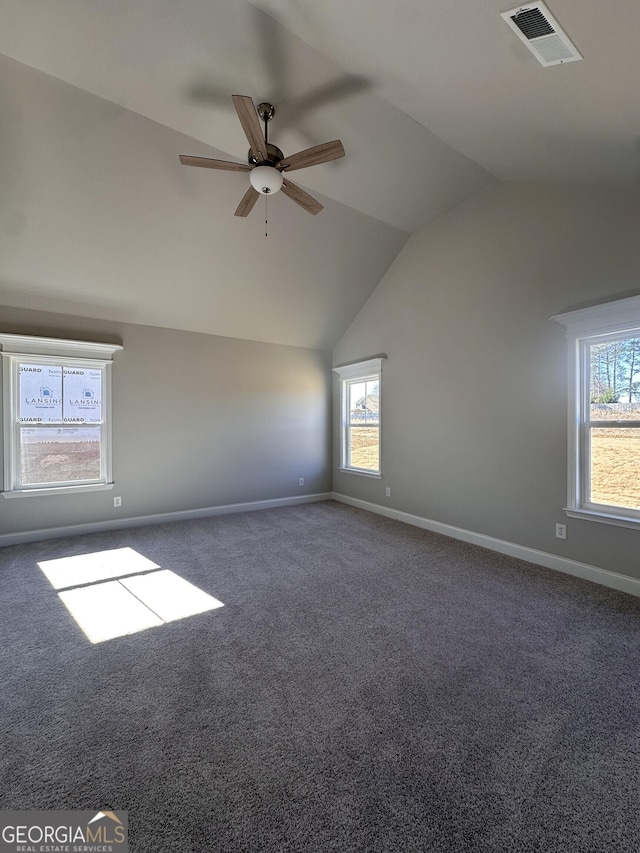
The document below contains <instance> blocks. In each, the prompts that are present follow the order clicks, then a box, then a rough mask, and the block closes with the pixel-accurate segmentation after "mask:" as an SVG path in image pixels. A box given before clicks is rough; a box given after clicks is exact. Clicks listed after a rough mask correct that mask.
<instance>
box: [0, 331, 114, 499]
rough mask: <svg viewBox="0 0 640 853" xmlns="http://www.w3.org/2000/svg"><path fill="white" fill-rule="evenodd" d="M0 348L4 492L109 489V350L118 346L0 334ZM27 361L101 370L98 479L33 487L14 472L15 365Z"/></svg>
mask: <svg viewBox="0 0 640 853" xmlns="http://www.w3.org/2000/svg"><path fill="white" fill-rule="evenodd" d="M0 349H1V355H2V362H3V369H2V408H3V444H4V449H3V464H4V477H3V481H4V490H3V492H2V494H3V496H4V497H5V498H18V497H33V496H35V495H53V494H71V493H74V492H88V491H100V490H104V489H112V488H113V485H114V484H113V476H112V469H111V366H112V359H113V354H114V353H115V352H117V351H118V350H121V349H122V347H121V346H119V345H117V344H100V343H93V342H89V341H72V340H64V339H60V338H40V337H34V336H32V335H12V334H4V333H0ZM25 362H28V363H30V364H43V365H61V366H62V367H67V366H68V367H85V368H95V369H98V368H100V369H101V371H102V406H103V420H102V423H101V424H100V427H101V430H100V443H101V453H100V468H101V470H100V476H99V477H98V478H96V479H91V480H87V481H74V482H73V483H64V482H53V483H51V484H37V485H34V486H29V485H22V484H21V483H20V478H19V474H18V472H19V464H20V458H19V455H20V425H19V420H18V411H19V386H20V383H19V365H20V364H21V363H25Z"/></svg>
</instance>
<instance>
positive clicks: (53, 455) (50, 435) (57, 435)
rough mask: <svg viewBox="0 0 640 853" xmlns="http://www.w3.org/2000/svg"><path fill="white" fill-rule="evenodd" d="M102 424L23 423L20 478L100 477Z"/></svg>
mask: <svg viewBox="0 0 640 853" xmlns="http://www.w3.org/2000/svg"><path fill="white" fill-rule="evenodd" d="M101 429H102V428H101V427H76V428H64V427H61V428H58V429H56V428H50V429H47V428H46V427H23V428H22V429H21V430H20V482H21V484H22V485H23V486H33V485H36V484H38V483H72V482H77V481H78V480H99V479H100V432H101Z"/></svg>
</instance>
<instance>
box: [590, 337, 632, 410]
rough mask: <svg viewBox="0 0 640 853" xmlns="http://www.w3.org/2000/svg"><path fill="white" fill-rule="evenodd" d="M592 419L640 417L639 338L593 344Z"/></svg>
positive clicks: (591, 375) (591, 371) (591, 378)
mask: <svg viewBox="0 0 640 853" xmlns="http://www.w3.org/2000/svg"><path fill="white" fill-rule="evenodd" d="M589 360H590V377H589V391H590V403H591V419H592V420H602V421H604V420H606V421H609V420H612V421H618V420H640V338H637V337H634V338H624V339H622V340H617V341H606V342H604V343H598V344H591V346H590V347H589Z"/></svg>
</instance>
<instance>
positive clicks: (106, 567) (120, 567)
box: [38, 548, 160, 589]
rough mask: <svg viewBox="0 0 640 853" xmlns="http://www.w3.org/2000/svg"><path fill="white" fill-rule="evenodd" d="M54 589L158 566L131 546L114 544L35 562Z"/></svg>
mask: <svg viewBox="0 0 640 853" xmlns="http://www.w3.org/2000/svg"><path fill="white" fill-rule="evenodd" d="M38 565H39V566H40V568H41V569H42V571H43V572H44V573H45V575H46V577H47V578H48V580H49V583H50V584H51V586H52V587H53V588H54V589H69V587H72V586H81V585H82V584H87V583H96V582H97V581H104V580H109V579H110V578H121V577H124V576H125V575H137V574H139V573H140V572H148V571H151V570H152V569H159V568H160V566H159V565H158V564H157V563H154V562H153V560H149V559H148V558H147V557H144V556H143V555H142V554H139V553H138V552H137V551H134V550H133V548H114V549H113V550H111V551H96V552H95V553H94V554H80V555H79V556H77V557H60V558H59V559H57V560H42V561H41V562H40V563H38Z"/></svg>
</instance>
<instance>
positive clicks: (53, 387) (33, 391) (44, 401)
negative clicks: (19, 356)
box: [18, 363, 62, 424]
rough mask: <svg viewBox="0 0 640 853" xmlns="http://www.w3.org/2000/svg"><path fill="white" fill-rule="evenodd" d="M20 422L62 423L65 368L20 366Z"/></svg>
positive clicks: (55, 366) (48, 365)
mask: <svg viewBox="0 0 640 853" xmlns="http://www.w3.org/2000/svg"><path fill="white" fill-rule="evenodd" d="M19 369H20V381H19V383H18V385H19V387H18V391H19V395H20V404H19V415H18V417H19V419H20V423H23V424H59V423H60V422H61V421H62V367H61V366H60V365H50V364H26V363H25V364H20V365H19Z"/></svg>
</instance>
